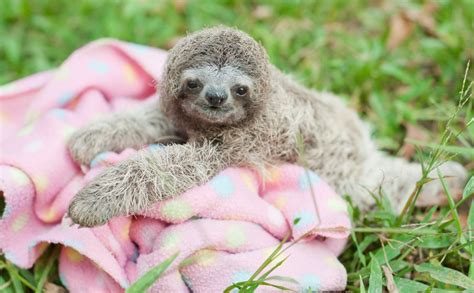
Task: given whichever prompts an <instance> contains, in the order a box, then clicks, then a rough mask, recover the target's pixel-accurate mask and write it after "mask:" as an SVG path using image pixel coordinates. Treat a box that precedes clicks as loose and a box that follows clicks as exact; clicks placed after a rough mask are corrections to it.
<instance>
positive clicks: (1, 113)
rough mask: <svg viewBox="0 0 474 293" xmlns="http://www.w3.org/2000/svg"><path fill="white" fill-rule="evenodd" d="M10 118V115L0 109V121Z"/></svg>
mask: <svg viewBox="0 0 474 293" xmlns="http://www.w3.org/2000/svg"><path fill="white" fill-rule="evenodd" d="M8 120H10V115H8V113H7V112H4V111H0V122H2V123H4V122H7V121H8Z"/></svg>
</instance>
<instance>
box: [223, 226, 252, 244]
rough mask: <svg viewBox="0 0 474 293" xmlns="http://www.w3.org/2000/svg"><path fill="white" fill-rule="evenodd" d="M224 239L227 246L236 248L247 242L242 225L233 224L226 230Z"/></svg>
mask: <svg viewBox="0 0 474 293" xmlns="http://www.w3.org/2000/svg"><path fill="white" fill-rule="evenodd" d="M226 239H227V246H228V247H230V248H237V247H239V246H242V245H244V244H245V243H246V242H247V235H246V234H245V231H244V230H243V229H242V227H240V226H237V225H233V226H230V227H229V229H228V230H227V233H226Z"/></svg>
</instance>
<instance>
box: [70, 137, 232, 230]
mask: <svg viewBox="0 0 474 293" xmlns="http://www.w3.org/2000/svg"><path fill="white" fill-rule="evenodd" d="M224 167H225V166H224V163H223V157H222V154H221V152H220V151H219V150H218V149H217V147H215V146H213V145H211V144H207V143H206V144H204V145H200V146H197V145H194V144H191V143H188V144H183V145H169V146H165V147H164V148H162V149H154V150H149V149H146V150H141V151H139V152H138V153H137V154H136V155H134V156H133V157H131V158H129V159H127V160H125V161H123V162H122V163H120V164H118V165H116V166H113V167H111V168H108V169H106V170H105V171H104V172H103V173H101V174H99V175H98V176H97V177H96V178H94V179H93V180H92V181H91V182H90V183H89V184H88V185H86V186H85V187H84V188H83V189H82V190H80V191H79V192H78V193H77V194H76V196H75V197H74V198H73V200H72V203H71V204H70V206H69V210H68V215H69V217H70V218H71V219H72V220H73V222H75V223H77V224H79V225H81V226H85V227H93V226H98V225H102V224H105V223H106V222H107V221H108V220H109V219H111V218H112V217H114V216H119V215H131V214H134V213H137V212H139V211H144V210H145V209H146V208H149V207H150V206H151V205H152V204H153V203H155V202H157V201H160V200H163V199H166V198H169V197H172V196H175V195H179V194H181V193H182V192H184V191H186V190H188V189H190V188H192V187H195V186H198V185H200V184H203V183H205V182H207V181H208V180H209V179H211V178H212V177H213V176H214V175H216V174H217V173H218V172H219V171H220V170H222V169H223V168H224Z"/></svg>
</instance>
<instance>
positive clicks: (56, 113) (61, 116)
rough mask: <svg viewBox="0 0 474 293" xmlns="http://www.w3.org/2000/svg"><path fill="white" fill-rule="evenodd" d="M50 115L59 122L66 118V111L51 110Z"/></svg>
mask: <svg viewBox="0 0 474 293" xmlns="http://www.w3.org/2000/svg"><path fill="white" fill-rule="evenodd" d="M49 113H50V115H52V116H54V117H56V118H58V119H60V120H63V119H64V118H66V113H67V111H66V110H64V109H53V110H51V111H49Z"/></svg>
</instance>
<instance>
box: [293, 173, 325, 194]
mask: <svg viewBox="0 0 474 293" xmlns="http://www.w3.org/2000/svg"><path fill="white" fill-rule="evenodd" d="M319 180H320V179H319V177H318V175H316V174H314V173H313V172H311V171H304V172H303V173H302V174H301V175H300V177H299V179H298V184H299V186H300V189H301V190H307V189H309V188H310V187H311V186H313V185H314V184H316V183H317V182H319Z"/></svg>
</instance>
